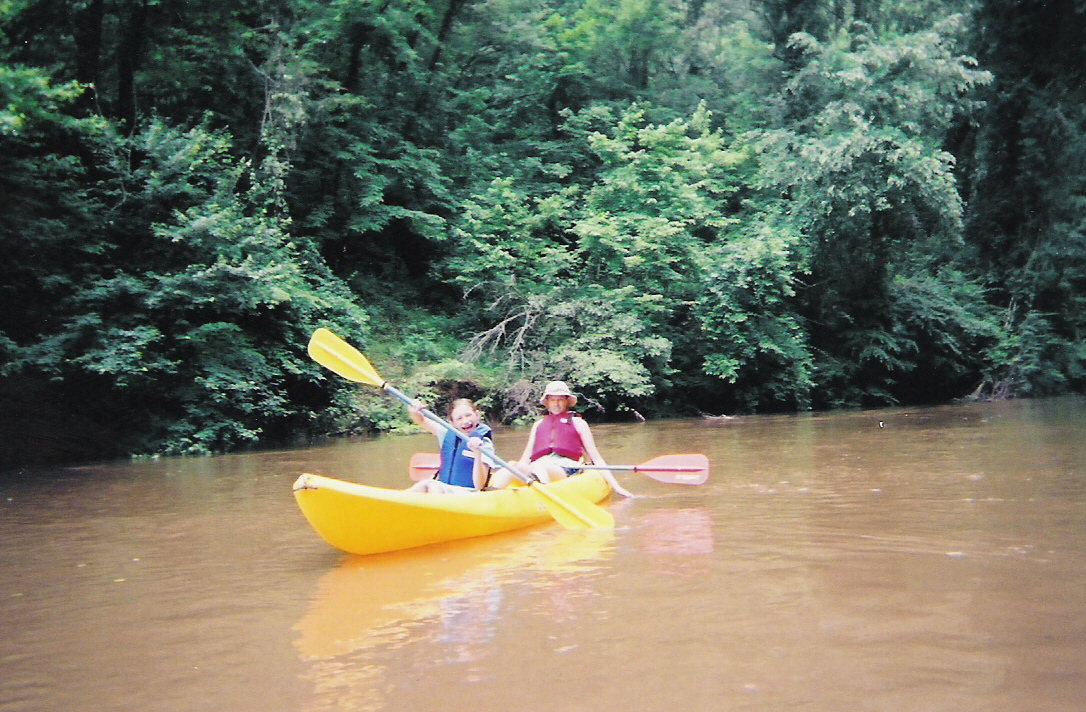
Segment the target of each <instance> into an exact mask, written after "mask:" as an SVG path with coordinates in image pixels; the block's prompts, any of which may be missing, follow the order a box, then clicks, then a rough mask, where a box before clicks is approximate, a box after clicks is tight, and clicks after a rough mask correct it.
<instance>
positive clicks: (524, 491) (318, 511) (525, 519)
mask: <svg viewBox="0 0 1086 712" xmlns="http://www.w3.org/2000/svg"><path fill="white" fill-rule="evenodd" d="M547 487H548V488H550V489H552V490H553V491H554V492H556V493H562V492H570V493H574V494H576V495H577V496H580V497H583V498H585V499H587V500H588V501H590V502H600V501H602V500H603V499H604V498H606V497H607V495H608V494H609V493H610V492H611V488H610V486H608V484H607V482H606V480H604V479H603V476H602V475H601V474H600V473H599V472H598V471H595V470H589V471H587V472H584V473H581V474H579V475H574V476H573V477H567V478H566V479H564V480H560V481H558V482H555V483H552V484H549V485H547ZM294 499H295V500H297V502H298V506H299V507H301V510H302V514H304V515H305V518H306V519H307V520H308V521H309V524H310V525H311V526H312V527H313V528H314V529H315V530H316V531H317V533H318V534H320V535H321V537H322V538H323V539H324V540H325V541H327V542H328V543H329V544H331V545H332V546H334V547H336V548H337V549H342V550H343V551H346V552H348V553H350V554H377V553H380V552H383V551H396V550H399V549H410V548H412V547H416V546H425V545H426V544H436V543H438V542H443V541H453V540H455V539H466V538H468V537H475V536H484V535H486V534H496V533H497V532H504V531H509V530H510V529H519V528H521V527H527V526H531V525H533V524H540V523H542V522H547V521H551V515H550V514H549V513H548V512H547V508H546V506H545V505H544V504H543V498H542V496H541V495H539V494H538V493H537V492H535V490H534V488H532V487H510V488H508V489H502V490H488V491H486V492H471V493H468V494H427V493H423V492H407V491H406V490H393V489H385V488H383V487H370V486H369V485H360V484H355V483H353V482H345V481H343V480H336V479H333V478H331V477H323V476H321V475H310V474H305V475H302V476H301V477H299V478H298V479H297V481H295V483H294Z"/></svg>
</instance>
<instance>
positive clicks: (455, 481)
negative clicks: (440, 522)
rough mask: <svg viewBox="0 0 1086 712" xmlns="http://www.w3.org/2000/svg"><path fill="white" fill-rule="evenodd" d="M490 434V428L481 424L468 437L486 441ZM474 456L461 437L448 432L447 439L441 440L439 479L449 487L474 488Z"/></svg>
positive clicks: (446, 433) (446, 432)
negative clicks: (472, 473)
mask: <svg viewBox="0 0 1086 712" xmlns="http://www.w3.org/2000/svg"><path fill="white" fill-rule="evenodd" d="M490 433H491V430H490V426H489V425H486V424H485V423H480V424H479V425H478V426H477V427H476V428H475V429H474V430H472V431H471V432H470V433H468V435H469V436H471V437H473V438H483V439H484V440H485V439H487V438H489V437H490ZM474 454H475V453H473V452H472V451H471V450H468V444H467V443H466V442H465V441H464V440H462V439H461V438H460V436H458V435H457V434H456V433H454V432H453V431H451V430H446V431H445V437H443V438H442V439H441V469H440V470H438V471H437V479H439V480H441V481H442V482H444V483H445V484H448V485H459V486H460V487H471V488H474V487H475V482H474V481H473V480H472V479H471V471H472V470H473V469H474V467H475V457H474Z"/></svg>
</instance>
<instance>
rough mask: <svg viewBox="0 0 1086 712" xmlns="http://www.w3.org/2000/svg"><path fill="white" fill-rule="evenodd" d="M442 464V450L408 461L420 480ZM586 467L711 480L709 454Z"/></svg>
mask: <svg viewBox="0 0 1086 712" xmlns="http://www.w3.org/2000/svg"><path fill="white" fill-rule="evenodd" d="M440 467H441V455H440V454H439V453H436V452H416V453H415V454H414V455H412V456H411V461H410V462H409V463H408V473H409V474H410V476H411V479H412V480H414V481H416V482H418V481H419V480H428V479H430V478H432V477H433V476H434V474H436V473H437V471H438V469H439V468H440ZM582 469H585V470H611V471H612V472H640V473H641V474H643V475H647V476H649V477H651V478H652V479H654V480H656V481H657V482H664V483H667V484H669V485H703V484H705V483H706V482H707V481H708V480H709V458H707V457H705V455H661V456H660V457H654V458H653V459H651V460H649V461H648V462H642V463H641V464H640V465H584V466H583V468H582Z"/></svg>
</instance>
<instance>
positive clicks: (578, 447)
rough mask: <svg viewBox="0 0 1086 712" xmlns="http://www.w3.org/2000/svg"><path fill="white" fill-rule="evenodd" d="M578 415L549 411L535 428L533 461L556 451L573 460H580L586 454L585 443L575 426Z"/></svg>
mask: <svg viewBox="0 0 1086 712" xmlns="http://www.w3.org/2000/svg"><path fill="white" fill-rule="evenodd" d="M576 417H577V416H576V415H574V414H573V413H570V412H568V411H567V412H565V413H559V414H558V415H552V414H550V413H548V414H547V415H544V416H543V419H542V420H541V421H539V427H538V428H536V430H535V443H534V446H535V447H534V449H533V450H532V461H533V462H535V461H536V460H538V459H539V458H541V457H543V456H544V455H549V454H550V453H552V452H553V453H555V454H558V455H561V456H562V457H568V458H569V459H571V460H580V459H581V455H583V454H584V443H582V442H581V436H580V434H579V433H578V432H577V429H576V428H575V427H573V419H574V418H576Z"/></svg>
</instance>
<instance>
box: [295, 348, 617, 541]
mask: <svg viewBox="0 0 1086 712" xmlns="http://www.w3.org/2000/svg"><path fill="white" fill-rule="evenodd" d="M309 355H310V356H311V357H312V358H313V360H314V361H316V362H317V363H319V364H321V365H322V366H324V367H326V368H328V369H331V370H332V371H335V372H336V373H338V374H339V375H341V376H343V377H344V378H346V379H348V380H350V381H356V382H358V383H365V384H368V385H371V386H376V387H377V388H380V389H381V390H383V391H385V392H386V393H388V394H389V395H391V396H395V397H396V398H399V399H400V400H401V401H403V402H404V403H406V404H408V405H411V404H412V403H413V402H414V401H413V400H412V399H411V398H410V397H408V396H407V395H405V394H404V393H403V392H402V391H400V390H399V389H397V388H395V387H394V386H393V385H392V384H390V383H389V382H388V381H386V380H385V379H383V378H381V374H379V373H377V369H375V368H374V367H373V366H372V365H371V364H370V362H369V360H367V359H366V357H365V356H363V355H362V353H361V352H360V351H358V350H357V349H355V348H354V347H353V346H351V345H350V344H348V343H347V342H346V341H344V340H343V339H341V338H339V337H338V336H336V335H335V334H333V333H332V332H331V331H329V330H328V329H317V330H316V331H315V332H313V336H312V338H310V340H309ZM422 415H423V416H424V417H426V418H429V419H430V420H432V421H434V422H435V423H440V424H441V425H442V426H444V427H445V428H448V429H449V431H450V432H453V433H455V434H456V435H457V436H458V437H460V438H462V439H463V440H464V441H465V442H467V440H468V436H467V434H466V433H464V432H462V431H460V430H458V429H457V428H456V427H455V426H453V424H452V423H449V422H447V421H445V420H443V419H442V418H440V417H438V416H437V415H434V414H433V413H431V412H430V411H429V410H427V409H423V411H422ZM485 452H486V456H487V458H489V459H490V460H493V461H494V462H495V463H497V464H498V465H500V466H501V467H504V468H506V469H507V470H509V471H510V472H511V473H512V474H513V475H514V476H515V477H516V478H517V479H519V480H520V481H521V482H523V483H524V484H526V485H528V486H530V487H531V488H532V489H533V490H534V491H535V492H536V493H538V494H539V495H540V497H541V499H542V500H543V504H544V506H546V508H547V512H548V513H550V515H551V516H552V517H554V519H555V521H557V522H558V523H559V524H561V525H562V526H564V527H566V528H567V529H611V528H613V527H614V526H615V518H614V517H612V516H611V513H610V512H608V511H607V510H606V509H604V508H603V507H600V506H597V505H595V504H593V503H592V502H589V501H588V500H587V499H585V498H584V497H581V496H579V495H576V494H574V493H571V492H563V493H559V492H555V491H554V490H553V488H551V487H550V486H548V485H546V484H544V483H542V482H540V481H539V479H538V478H536V477H534V476H529V475H525V474H523V473H522V472H520V471H519V470H516V469H514V468H513V466H511V465H510V464H509V463H507V462H505V461H504V460H502V459H501V458H500V457H498V455H497V453H495V452H494V451H493V450H492V449H489V448H488V449H487V450H486V451H485Z"/></svg>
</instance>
